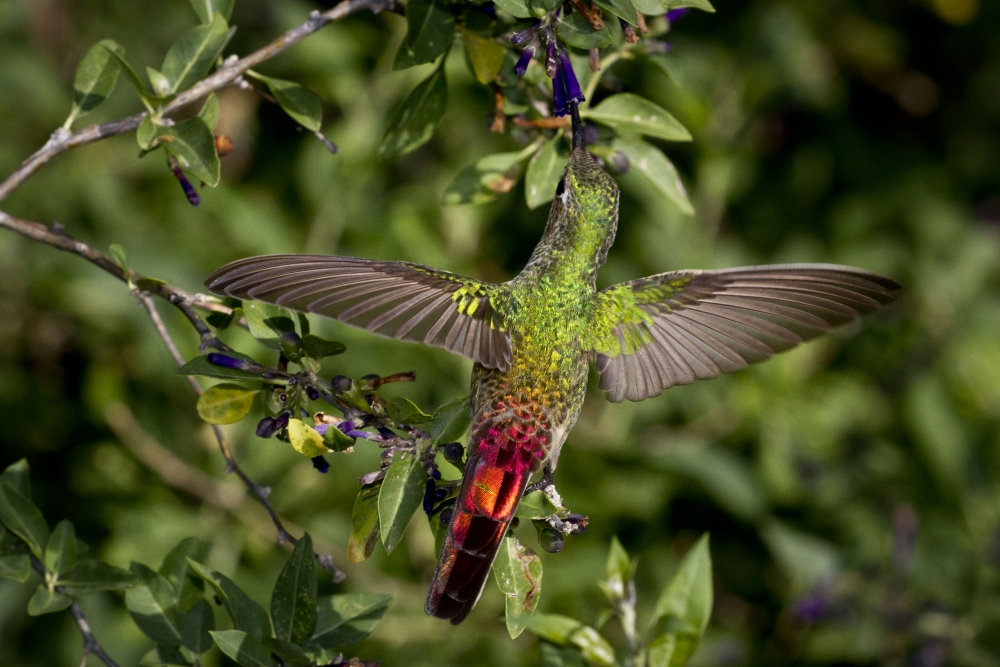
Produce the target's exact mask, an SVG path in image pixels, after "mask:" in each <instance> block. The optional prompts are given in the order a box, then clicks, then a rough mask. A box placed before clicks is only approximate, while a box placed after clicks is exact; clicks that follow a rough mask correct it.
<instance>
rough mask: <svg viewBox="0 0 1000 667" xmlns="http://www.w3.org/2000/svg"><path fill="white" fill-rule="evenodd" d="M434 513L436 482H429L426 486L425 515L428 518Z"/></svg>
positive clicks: (430, 480)
mask: <svg viewBox="0 0 1000 667" xmlns="http://www.w3.org/2000/svg"><path fill="white" fill-rule="evenodd" d="M433 511H434V480H433V479H429V480H427V484H426V485H425V486H424V513H425V514H426V515H427V516H430V515H431V512H433Z"/></svg>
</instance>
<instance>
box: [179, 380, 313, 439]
mask: <svg viewBox="0 0 1000 667" xmlns="http://www.w3.org/2000/svg"><path fill="white" fill-rule="evenodd" d="M258 393H260V390H259V389H247V388H246V387H241V386H240V385H238V384H231V383H228V382H225V383H223V384H217V385H215V386H213V387H209V388H208V389H207V390H206V391H205V393H204V394H202V395H201V396H200V397H198V415H199V416H200V417H201V418H202V419H204V420H205V421H207V422H208V423H209V424H235V423H236V422H238V421H240V420H241V419H243V418H244V417H246V416H247V415H248V414H250V408H252V407H253V401H254V398H256V396H257V394H258ZM318 435H319V434H317V436H318ZM321 440H322V438H321Z"/></svg>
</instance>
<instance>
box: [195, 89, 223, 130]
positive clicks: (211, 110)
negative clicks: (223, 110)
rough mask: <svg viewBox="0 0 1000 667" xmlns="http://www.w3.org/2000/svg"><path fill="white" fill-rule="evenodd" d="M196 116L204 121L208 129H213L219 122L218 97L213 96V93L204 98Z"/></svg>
mask: <svg viewBox="0 0 1000 667" xmlns="http://www.w3.org/2000/svg"><path fill="white" fill-rule="evenodd" d="M198 117H199V118H201V119H202V120H203V121H205V125H208V129H210V130H213V131H214V130H215V126H216V125H217V124H218V122H219V98H218V97H216V96H215V93H212V94H211V95H209V96H208V97H206V98H205V104H203V105H202V107H201V111H199V112H198Z"/></svg>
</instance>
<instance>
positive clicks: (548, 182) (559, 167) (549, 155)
mask: <svg viewBox="0 0 1000 667" xmlns="http://www.w3.org/2000/svg"><path fill="white" fill-rule="evenodd" d="M561 140H562V139H561V137H560V135H556V136H555V137H553V138H552V139H550V140H548V141H547V142H545V145H544V146H542V150H540V151H538V152H537V153H535V156H534V157H533V158H531V162H529V163H528V172H527V173H526V174H525V175H524V199H525V201H526V202H527V204H528V208H538V207H539V206H541V205H542V204H545V203H547V202H550V201H552V199H553V198H554V197H555V196H556V188H557V187H558V186H559V180H560V179H561V178H562V174H563V171H565V169H566V165H567V164H568V163H569V158H567V157H564V156H561V155H559V143H560V141H561Z"/></svg>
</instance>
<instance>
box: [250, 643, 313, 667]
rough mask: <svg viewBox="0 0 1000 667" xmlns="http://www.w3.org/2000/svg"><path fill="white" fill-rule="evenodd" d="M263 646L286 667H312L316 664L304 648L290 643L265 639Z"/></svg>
mask: <svg viewBox="0 0 1000 667" xmlns="http://www.w3.org/2000/svg"><path fill="white" fill-rule="evenodd" d="M263 644H264V648H266V649H267V650H268V651H270V652H271V653H273V654H275V655H276V656H278V658H279V659H280V660H281V662H282V664H284V665H286V667H312V666H313V665H315V664H316V661H315V660H313V659H312V658H310V657H309V655H308V654H307V653H306V652H305V651H304V650H303V649H302V647H300V646H296V645H295V644H292V643H290V642H286V641H282V640H281V639H273V638H271V637H265V638H264V642H263Z"/></svg>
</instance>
